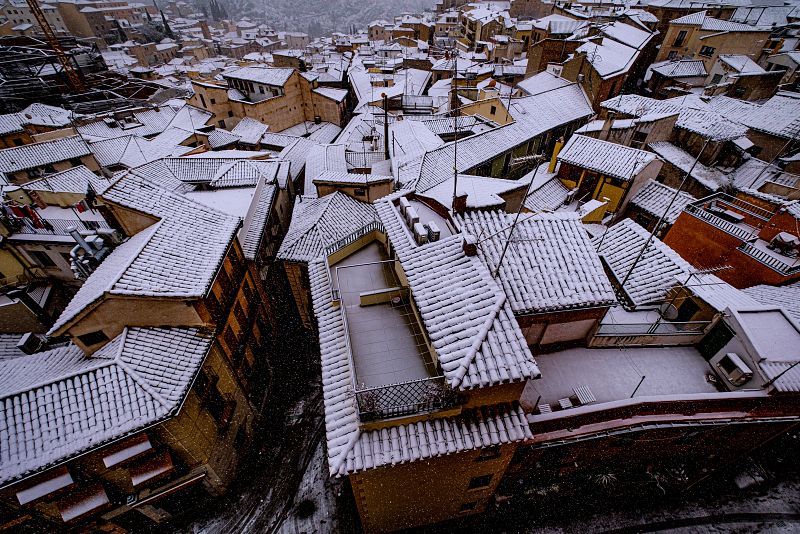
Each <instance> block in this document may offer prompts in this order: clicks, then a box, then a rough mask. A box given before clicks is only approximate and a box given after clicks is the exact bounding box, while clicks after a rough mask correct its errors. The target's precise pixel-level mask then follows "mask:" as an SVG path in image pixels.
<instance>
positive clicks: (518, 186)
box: [418, 174, 527, 209]
mask: <svg viewBox="0 0 800 534" xmlns="http://www.w3.org/2000/svg"><path fill="white" fill-rule="evenodd" d="M526 186H527V184H526V183H523V182H522V181H519V180H503V179H500V178H487V177H484V176H473V175H471V174H460V175H459V176H458V190H459V192H461V193H465V194H466V195H467V208H469V209H487V208H503V207H505V205H506V201H505V200H503V197H501V196H500V195H503V194H507V193H510V192H512V191H515V190H524V189H525V188H526ZM418 193H419V194H420V195H423V196H425V197H427V198H432V199H434V200H436V201H437V202H439V204H441V205H442V206H450V205H451V204H452V202H453V179H452V178H450V179H449V180H447V181H445V182H442V183H440V184H438V185H436V186H434V187H432V188H430V189H427V190H425V191H418Z"/></svg>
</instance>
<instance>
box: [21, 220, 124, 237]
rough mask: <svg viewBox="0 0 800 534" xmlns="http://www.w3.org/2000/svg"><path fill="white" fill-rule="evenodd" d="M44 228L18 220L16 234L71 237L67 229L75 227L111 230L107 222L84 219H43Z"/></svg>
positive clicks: (79, 228)
mask: <svg viewBox="0 0 800 534" xmlns="http://www.w3.org/2000/svg"><path fill="white" fill-rule="evenodd" d="M41 220H42V222H43V223H44V225H45V227H44V228H37V227H35V226H34V225H33V224H32V223H31V222H29V221H28V220H27V219H17V220H16V223H15V228H14V233H15V234H43V235H69V232H67V228H70V227H72V226H74V227H75V228H77V229H78V230H99V229H104V230H111V227H110V226H109V225H108V223H107V222H105V221H84V220H82V219H41Z"/></svg>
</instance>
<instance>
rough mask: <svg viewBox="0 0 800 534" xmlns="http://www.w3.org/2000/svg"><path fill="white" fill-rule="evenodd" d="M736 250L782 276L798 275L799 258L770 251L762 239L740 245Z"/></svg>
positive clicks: (799, 267) (799, 269) (795, 255)
mask: <svg viewBox="0 0 800 534" xmlns="http://www.w3.org/2000/svg"><path fill="white" fill-rule="evenodd" d="M738 250H739V251H741V252H743V253H744V254H747V255H748V256H750V257H751V258H753V259H754V260H756V261H758V262H760V263H762V264H764V265H766V266H767V267H769V268H770V269H772V270H773V271H775V272H777V273H779V274H781V275H782V276H793V275H795V274H797V273H800V258H798V257H797V253H796V252H795V253H792V254H781V253H780V252H777V251H775V250H772V249H770V248H769V244H768V243H767V242H766V241H764V240H763V239H757V240H755V241H751V242H749V243H742V244H741V245H739V247H738Z"/></svg>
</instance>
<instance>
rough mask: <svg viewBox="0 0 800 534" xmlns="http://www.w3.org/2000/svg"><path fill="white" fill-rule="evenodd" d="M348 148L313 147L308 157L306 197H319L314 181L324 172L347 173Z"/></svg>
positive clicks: (336, 146)
mask: <svg viewBox="0 0 800 534" xmlns="http://www.w3.org/2000/svg"><path fill="white" fill-rule="evenodd" d="M346 148H347V147H346V146H345V145H314V146H313V147H311V149H310V150H309V151H308V156H307V157H306V176H305V179H306V183H305V189H303V194H304V195H306V196H316V195H317V190H316V187H314V180H315V179H316V177H317V176H319V175H320V174H322V173H323V172H329V171H334V172H344V173H346V172H347V160H346V159H345V150H346Z"/></svg>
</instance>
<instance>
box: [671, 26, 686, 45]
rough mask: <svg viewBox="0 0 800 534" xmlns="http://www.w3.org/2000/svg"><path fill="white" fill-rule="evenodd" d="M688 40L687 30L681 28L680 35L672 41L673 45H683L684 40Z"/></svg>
mask: <svg viewBox="0 0 800 534" xmlns="http://www.w3.org/2000/svg"><path fill="white" fill-rule="evenodd" d="M685 40H686V30H681V31H679V32H678V36H677V37H676V38H675V42H674V43H672V46H683V42H684V41H685Z"/></svg>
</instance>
